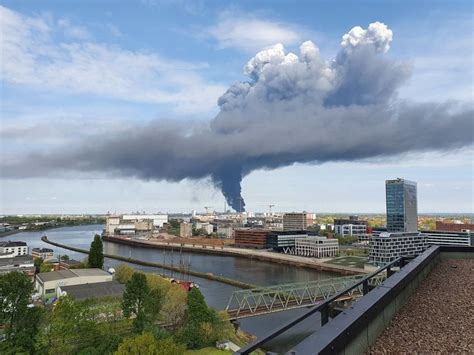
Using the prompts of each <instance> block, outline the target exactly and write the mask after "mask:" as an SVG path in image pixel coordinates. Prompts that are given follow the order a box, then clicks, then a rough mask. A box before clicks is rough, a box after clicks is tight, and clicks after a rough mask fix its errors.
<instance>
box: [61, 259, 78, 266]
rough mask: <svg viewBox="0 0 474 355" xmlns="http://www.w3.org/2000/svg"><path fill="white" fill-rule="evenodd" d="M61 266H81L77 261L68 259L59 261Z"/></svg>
mask: <svg viewBox="0 0 474 355" xmlns="http://www.w3.org/2000/svg"><path fill="white" fill-rule="evenodd" d="M61 264H65V265H79V264H82V262H80V261H79V260H74V259H69V260H61Z"/></svg>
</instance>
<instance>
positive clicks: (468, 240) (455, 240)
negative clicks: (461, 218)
mask: <svg viewBox="0 0 474 355" xmlns="http://www.w3.org/2000/svg"><path fill="white" fill-rule="evenodd" d="M422 233H423V234H424V235H426V242H427V243H428V244H430V245H431V244H432V245H462V246H474V244H473V241H474V240H473V239H474V235H472V234H471V233H470V232H445V231H423V232H422Z"/></svg>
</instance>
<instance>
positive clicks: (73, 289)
mask: <svg viewBox="0 0 474 355" xmlns="http://www.w3.org/2000/svg"><path fill="white" fill-rule="evenodd" d="M61 291H65V292H66V293H67V294H68V295H70V296H73V297H74V298H75V299H76V300H84V299H88V298H98V297H115V296H122V294H123V292H124V291H125V286H124V285H122V284H121V283H119V282H117V281H107V282H97V283H92V284H82V285H71V286H61Z"/></svg>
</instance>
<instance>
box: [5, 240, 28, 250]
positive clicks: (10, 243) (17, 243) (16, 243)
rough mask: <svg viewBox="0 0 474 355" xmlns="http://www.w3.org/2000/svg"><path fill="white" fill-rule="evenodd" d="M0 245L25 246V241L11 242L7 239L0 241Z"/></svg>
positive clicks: (8, 246)
mask: <svg viewBox="0 0 474 355" xmlns="http://www.w3.org/2000/svg"><path fill="white" fill-rule="evenodd" d="M0 247H4V248H11V247H26V243H25V242H12V241H10V240H9V241H8V242H0Z"/></svg>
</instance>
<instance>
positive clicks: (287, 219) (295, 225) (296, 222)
mask: <svg viewBox="0 0 474 355" xmlns="http://www.w3.org/2000/svg"><path fill="white" fill-rule="evenodd" d="M307 221H308V220H307V217H306V213H304V212H303V213H295V212H292V213H285V214H284V215H283V230H284V231H301V230H306V229H307V227H308V225H307Z"/></svg>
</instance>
